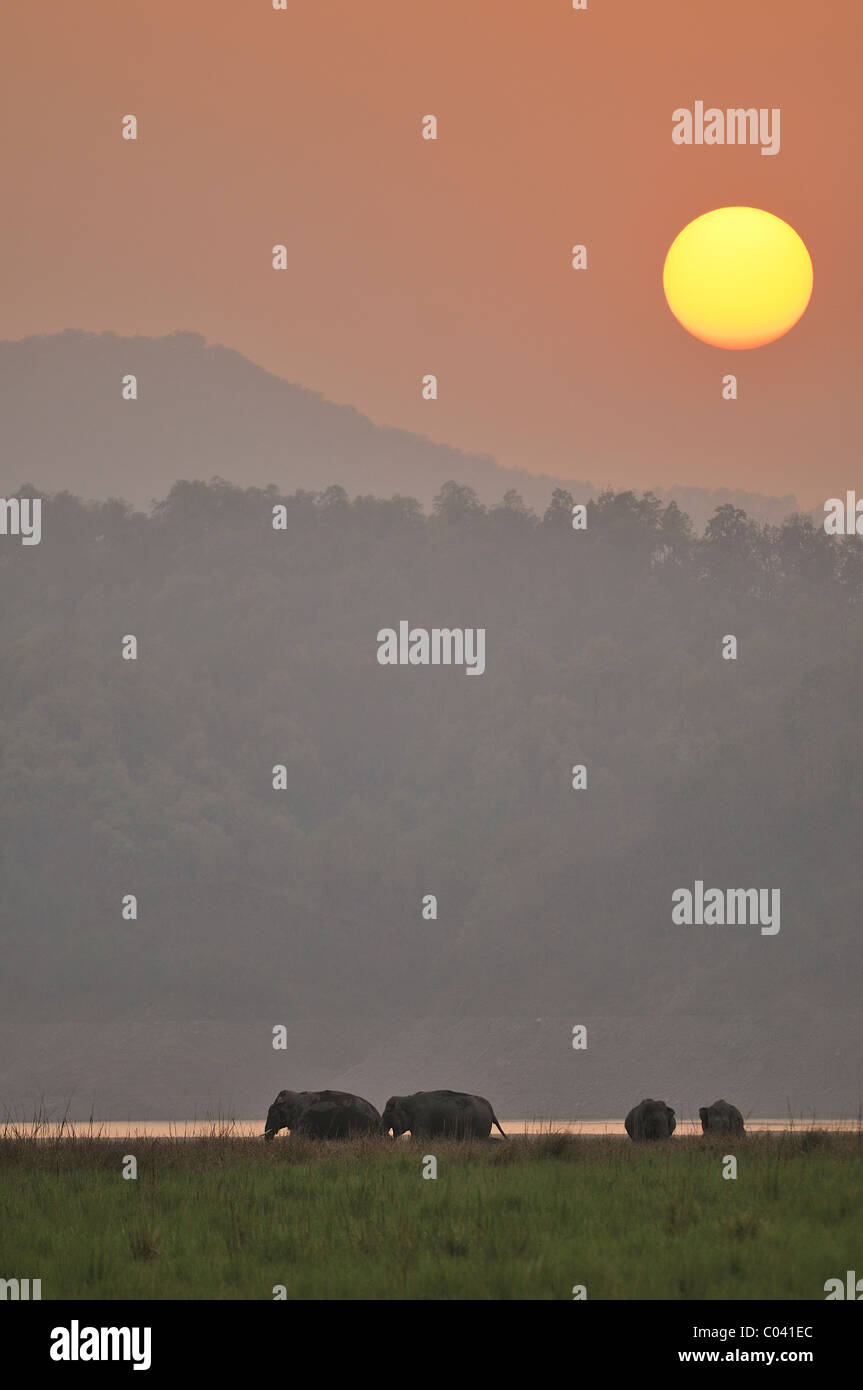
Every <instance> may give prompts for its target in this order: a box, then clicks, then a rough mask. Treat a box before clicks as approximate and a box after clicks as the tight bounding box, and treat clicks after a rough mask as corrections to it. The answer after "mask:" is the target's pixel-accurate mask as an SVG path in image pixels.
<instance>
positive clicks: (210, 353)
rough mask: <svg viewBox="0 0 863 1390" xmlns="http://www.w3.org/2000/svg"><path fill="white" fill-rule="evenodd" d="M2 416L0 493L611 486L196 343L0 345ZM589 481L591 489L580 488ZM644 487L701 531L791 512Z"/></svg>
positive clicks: (76, 339)
mask: <svg viewBox="0 0 863 1390" xmlns="http://www.w3.org/2000/svg"><path fill="white" fill-rule="evenodd" d="M130 373H131V374H133V375H135V376H136V377H137V379H138V399H137V400H135V401H125V400H123V399H122V396H121V383H122V379H123V377H124V376H126V375H127V374H130ZM429 409H430V410H433V409H434V406H433V404H430V405H429ZM0 419H2V422H3V449H2V458H0V487H2V489H3V490H4V494H5V495H8V494H9V493H10V492H11V491H14V489H15V488H17V487H18V486H19V485H20V484H21V483H24V482H27V481H35V482H38V485H39V487H40V488H44V489H45V490H47V491H49V492H54V491H59V490H62V489H68V490H69V491H70V492H73V493H75V494H77V495H79V496H82V497H87V498H94V499H104V498H108V497H118V498H125V499H127V500H128V501H130V502H133V503H134V504H135V505H136V506H139V507H147V506H148V505H149V504H150V502H151V501H152V499H153V498H155V497H159V496H162V495H164V494H166V493H167V492H168V491H169V489H170V488H171V487H172V485H173V484H174V483H175V482H176V481H177V479H178V478H183V479H190V480H193V479H202V480H204V481H208V480H209V479H211V478H213V477H221V478H225V479H226V480H227V481H228V482H231V483H236V484H238V485H240V486H243V487H248V486H259V487H260V486H265V485H266V484H268V483H274V484H276V486H277V487H278V488H279V489H280V490H282V491H293V490H294V489H295V488H310V489H313V490H318V489H320V488H322V487H325V486H327V485H328V484H330V483H335V484H339V485H341V486H342V487H344V488H346V489H347V491H348V492H349V493H351V494H354V493H357V492H359V493H372V494H374V495H375V496H378V497H389V496H392V495H393V494H395V493H399V494H402V495H406V496H410V497H416V498H417V499H418V500H419V501H420V502H422V503H423V505H424V506H428V505H429V504H430V502H431V500H432V497H433V496H434V494H435V493H436V492H437V491H438V489H439V488H440V487H441V485H442V484H443V483H444V482H446V481H447V480H448V479H451V478H455V479H456V480H457V481H458V482H460V483H464V484H466V485H467V486H470V487H472V488H474V490H475V491H476V493H477V495H478V496H479V498H480V500H481V501H482V502H484V503H486V504H490V503H493V502H498V501H500V499H501V498H502V496H503V495H504V493H505V492H507V491H508V490H510V489H513V488H514V489H516V490H517V491H518V492H520V493H521V495H522V497H523V499H524V501H525V503H526V505H527V506H528V507H532V508H534V509H536V510H538V511H542V510H544V509H545V507H546V506H547V505H548V502H549V498H550V496H551V493H552V491H553V490H554V488H556V487H565V488H568V489H569V490H570V491H571V492H573V494H574V495H575V497H576V500H578V501H586V500H587V499H588V498H589V497H592V496H595V495H596V494H597V492H598V491H599V490H600V488H601V487H605V486H606V485H608V484H611V485H612V486H613V485H614V481H615V480H614V478H613V477H610V476H609V474H610V473H613V468H610V467H609V465H608V464H607V462H606V461H604V460H597V459H595V458H592V459H582V458H581V457H580V446H579V441H578V439H577V438H575V439H574V440H573V461H574V463H575V464H576V465H577V467H578V476H577V477H569V478H563V479H562V478H559V477H552V476H550V475H548V474H533V473H528V472H526V471H524V470H522V469H507V468H502V467H500V466H499V465H498V464H497V463H496V462H495V460H494V459H493V458H492V457H491V456H489V455H480V454H467V453H463V452H462V451H460V450H459V449H456V448H451V447H449V446H447V445H444V444H437V443H434V442H432V441H431V440H429V439H427V438H424V437H423V436H420V435H416V434H411V433H410V432H408V431H406V430H399V429H390V428H386V427H382V426H378V425H375V424H373V423H372V421H371V420H369V419H368V418H367V417H366V416H365V415H362V414H361V413H360V412H359V411H358V410H356V409H354V408H353V407H352V406H349V405H336V404H333V403H332V402H330V401H327V400H325V399H324V398H323V397H322V396H320V395H319V394H318V393H317V392H315V391H311V390H308V389H306V388H305V387H303V386H299V385H295V384H293V383H291V382H287V381H283V380H282V379H281V378H279V377H276V376H274V375H272V373H270V372H268V371H265V370H264V369H263V368H261V367H258V366H255V365H254V364H253V363H251V362H250V361H248V360H247V359H246V358H245V357H243V356H242V355H241V354H240V353H238V352H234V351H232V350H231V349H229V348H226V347H221V346H208V345H207V344H206V343H205V341H204V339H203V337H201V335H200V334H197V333H176V334H173V335H170V336H167V337H162V338H146V337H131V338H122V337H118V336H117V335H116V334H114V333H100V334H96V333H83V332H79V331H75V330H67V331H66V332H63V333H58V334H53V335H42V336H35V337H31V338H24V339H21V340H18V341H14V342H10V341H4V342H0ZM597 474H599V477H598V484H599V487H598V486H597V485H595V483H594V482H592V481H589V480H588V478H589V477H590V476H595V475H597ZM653 490H654V491H655V492H656V494H657V496H658V497H660V498H661V499H662V500H664V501H668V500H669V499H671V498H674V500H675V501H677V503H678V505H679V506H680V507H681V508H682V509H683V510H684V511H685V512H686V513H687V515H688V516H689V517H690V518H691V520H692V522H693V525H694V526H695V529H696V530H698V531H700V530H702V529H703V527H704V525H705V524H706V522H707V520H708V519H709V517H710V516H711V515H712V514H713V511H714V510H715V508H716V506H717V505H719V504H721V503H726V502H727V503H732V504H733V505H734V506H737V507H741V508H743V510H744V511H746V513H747V514H748V515H749V516H750V517H753V518H754V519H755V520H758V521H772V522H777V523H778V522H781V521H783V520H784V519H785V518H786V517H787V516H788V515H790V514H791V513H792V512H794V511H796V510H797V504H796V500H795V498H794V496H793V495H787V496H784V497H778V498H772V497H764V496H761V495H759V494H755V493H747V492H741V491H739V490H729V489H727V488H717V489H714V490H708V489H704V488H694V487H689V486H687V485H686V484H685V483H681V484H680V485H679V486H674V487H672V488H667V489H666V488H661V487H658V488H654V489H653Z"/></svg>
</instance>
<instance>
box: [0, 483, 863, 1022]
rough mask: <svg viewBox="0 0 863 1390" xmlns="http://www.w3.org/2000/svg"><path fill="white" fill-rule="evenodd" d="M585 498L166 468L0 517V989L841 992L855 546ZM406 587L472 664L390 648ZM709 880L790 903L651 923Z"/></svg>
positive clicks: (321, 1002)
mask: <svg viewBox="0 0 863 1390" xmlns="http://www.w3.org/2000/svg"><path fill="white" fill-rule="evenodd" d="M24 492H29V493H30V494H31V495H33V490H32V489H30V488H28V489H24ZM278 503H283V504H284V505H285V506H286V509H287V524H286V529H284V530H274V529H273V525H272V519H273V507H274V506H275V505H276V504H278ZM571 504H572V499H571V498H570V497H569V496H568V495H566V494H565V493H563V492H557V493H555V495H554V496H553V497H552V498H551V499H550V504H549V506H548V509H547V510H546V512H545V513H544V515H542V516H538V515H534V514H532V513H530V512H528V511H526V510H525V508H524V507H523V505H522V504H521V502H520V499H519V498H518V497H517V496H515V495H512V494H511V495H508V497H507V498H506V499H505V503H504V504H503V505H500V506H497V507H492V508H490V509H486V508H484V507H482V506H481V505H480V504H479V503H478V501H477V499H476V496H475V494H473V493H472V492H471V490H470V489H469V488H465V487H460V486H458V485H456V484H454V483H453V484H448V485H447V486H445V487H444V488H443V489H442V491H441V492H440V494H439V495H438V497H437V499H436V501H435V504H434V508H433V510H432V512H431V514H430V515H428V516H426V515H425V514H424V513H423V511H422V509H421V508H420V507H419V505H418V504H417V503H415V502H413V501H411V500H410V499H407V498H401V497H395V498H392V499H390V500H380V499H376V498H373V497H358V498H356V499H355V500H354V501H350V500H349V498H348V497H347V496H346V494H345V493H344V492H343V491H342V490H341V489H340V488H336V487H331V488H329V489H327V490H326V491H325V492H323V493H320V494H313V493H309V492H299V493H296V494H294V495H292V496H287V497H280V496H279V495H278V494H277V492H276V490H275V489H274V488H270V489H269V490H256V489H247V490H241V489H238V488H236V487H233V486H230V485H228V484H227V483H223V482H220V481H214V482H212V483H211V484H209V485H205V484H197V483H196V484H187V483H177V484H176V486H175V487H174V488H173V489H172V491H171V493H170V495H169V496H168V497H167V498H166V499H165V500H164V501H162V502H160V503H159V504H158V505H156V506H155V507H154V509H153V511H152V513H151V514H149V515H145V514H142V513H139V512H135V511H133V510H131V509H130V508H129V507H128V506H126V505H123V504H119V503H105V504H98V505H97V504H90V505H84V504H82V503H81V502H80V501H78V500H77V499H76V498H74V497H72V496H70V495H68V494H57V495H54V496H51V497H48V498H47V499H46V500H45V501H44V503H43V523H42V524H43V539H42V543H41V544H40V545H38V546H31V547H27V546H22V545H21V544H20V542H19V540H18V539H17V538H15V537H12V536H6V537H3V538H2V542H0V582H2V593H3V603H2V617H0V623H2V628H0V636H2V652H3V662H2V676H0V679H2V710H3V738H2V743H3V748H2V796H0V808H2V809H0V815H2V836H0V841H2V881H0V882H2V917H3V920H4V923H5V932H6V937H7V944H6V947H5V955H4V971H3V980H4V984H3V989H4V992H5V999H4V1014H5V1016H6V1017H7V1018H8V1017H10V1016H11V1017H21V1018H25V1017H26V1018H27V1019H31V1020H32V1019H38V1018H43V1017H44V1018H46V1019H56V1018H69V1019H102V1020H104V1019H108V1018H123V1017H129V1018H175V1019H186V1018H219V1019H229V1018H234V1017H236V1018H244V1019H249V1018H257V1017H260V1018H261V1019H263V1020H265V1021H266V1022H267V1024H268V1025H269V1022H270V1021H275V1022H277V1021H279V1020H280V1019H282V1018H284V1017H289V1018H292V1019H296V1018H304V1017H312V1016H314V1017H321V1016H325V1015H332V1016H334V1017H336V1016H356V1015H363V1014H364V1015H367V1016H369V1017H381V1018H383V1017H386V1018H392V1017H396V1018H405V1019H408V1018H416V1017H420V1016H424V1015H435V1014H437V1015H447V1016H458V1015H472V1016H479V1015H494V1016H495V1017H498V1018H502V1017H508V1016H513V1017H516V1016H520V1015H528V1014H530V1015H543V1014H556V1015H561V1016H563V1017H568V1016H571V1017H572V1019H573V1022H578V1021H586V1022H587V1021H589V1019H590V1018H591V1017H592V1016H593V1015H603V1016H608V1015H613V1014H622V1015H628V1016H633V1015H642V1016H643V1017H644V1018H645V1020H646V1022H648V1021H649V1020H651V1019H652V1018H654V1017H657V1018H661V1017H665V1016H670V1015H671V1014H673V1013H675V1012H678V1013H686V1014H688V1015H694V1016H699V1015H704V1016H705V1017H708V1016H709V1017H711V1018H713V1019H722V1018H723V1017H726V1016H728V1017H732V1016H734V1015H741V1016H743V1015H745V1016H746V1017H747V1018H748V1019H749V1020H750V1021H752V1020H759V1021H761V1023H763V1027H764V1030H765V1034H769V1033H770V1031H771V1028H772V1027H774V1026H776V1025H778V1024H779V1023H780V1022H781V1023H782V1025H783V1026H787V1024H788V1021H789V1019H792V1018H793V1016H794V1011H795V1010H796V1009H798V1008H801V1009H806V1010H808V1012H809V1016H810V1018H811V1017H812V1016H813V1015H814V1016H815V1017H816V1018H817V1016H818V1012H819V1010H821V1011H823V1013H824V1015H825V1016H826V1014H827V1011H828V1010H830V1011H835V1010H841V1009H842V1008H843V1007H845V1006H847V1007H848V1008H849V1009H851V1008H854V1007H855V1006H856V1003H857V996H858V993H859V950H860V946H859V915H860V913H859V902H858V899H859V877H860V867H859V866H860V812H861V801H863V773H861V759H860V755H859V748H860V741H861V706H863V661H861V651H863V646H861V636H863V602H861V600H863V544H861V542H860V541H858V540H856V539H852V540H849V541H845V540H836V539H831V538H828V537H826V536H825V535H824V533H823V531H822V530H820V529H816V528H814V527H813V526H812V524H811V523H810V522H809V521H806V520H802V519H800V518H797V519H791V520H789V521H788V523H787V524H785V525H784V526H781V527H773V526H766V525H756V524H755V523H754V522H752V521H750V520H748V519H747V518H746V516H745V515H743V514H742V513H741V512H740V511H737V510H735V509H734V508H732V507H725V508H721V509H719V510H718V511H717V513H716V515H715V517H714V519H713V520H712V521H711V523H710V524H709V526H708V528H707V531H706V534H705V535H704V537H703V538H700V539H695V538H693V536H692V534H691V529H690V527H689V525H688V523H687V520H686V518H685V517H684V516H683V515H682V514H681V513H680V512H679V511H678V510H677V508H676V506H675V505H674V504H671V505H669V506H667V507H663V506H661V505H660V504H659V503H658V502H657V500H656V499H655V498H654V497H652V496H651V495H650V494H647V495H645V496H642V497H636V496H634V495H632V494H630V493H622V494H618V495H613V494H611V493H606V494H604V495H602V496H601V497H600V498H599V499H598V501H597V502H595V503H591V504H590V506H589V509H588V523H587V527H586V529H585V530H584V531H574V530H573V528H572V525H571ZM401 619H407V620H408V621H409V622H410V623H411V625H412V626H425V627H433V626H447V627H480V626H481V627H484V628H485V629H486V631H487V652H486V670H485V674H484V675H482V676H481V677H472V678H468V677H466V675H465V672H464V671H463V670H462V669H459V668H444V667H441V668H431V667H429V668H417V667H386V666H381V665H379V664H378V662H377V660H376V654H377V641H376V636H377V632H378V630H379V629H381V628H384V627H397V625H398V623H399V621H400V620H401ZM730 633H733V634H735V635H736V636H737V638H738V641H739V658H738V660H737V661H725V660H723V659H722V658H721V654H720V651H721V642H722V638H723V637H724V635H725V634H730ZM127 634H134V635H135V636H136V637H137V639H138V644H139V655H138V659H137V661H124V660H123V659H122V657H121V645H122V639H123V637H124V636H125V635H127ZM577 763H581V764H584V765H585V766H586V768H587V772H588V786H587V789H586V790H582V791H574V790H573V789H572V787H571V770H572V767H573V765H574V764H577ZM276 764H284V765H285V767H286V769H287V789H286V790H284V791H277V790H274V789H273V785H272V780H273V778H272V770H273V767H274V766H275V765H276ZM696 878H701V879H703V880H704V881H705V882H706V883H707V884H708V885H710V884H716V885H718V886H720V887H723V888H724V887H726V886H728V887H731V886H735V887H736V886H739V887H770V888H775V887H779V888H781V892H782V926H781V931H780V933H779V934H778V935H776V936H773V937H767V936H763V935H761V934H760V933H759V931H758V928H757V927H754V926H738V927H681V926H675V925H673V924H672V921H671V894H672V892H673V891H674V890H675V889H676V888H679V887H684V886H689V887H690V888H691V887H692V884H693V881H694V880H695V879H696ZM129 893H134V894H135V895H136V896H137V898H138V904H139V920H138V921H137V922H134V923H131V922H126V921H123V920H122V918H121V899H122V896H123V895H124V894H129ZM431 893H433V894H435V895H437V899H438V904H439V915H438V919H437V920H436V921H426V920H423V918H422V916H421V899H422V897H423V895H425V894H431ZM659 1026H661V1024H660V1025H659ZM645 1045H646V1046H647V1045H649V1044H647V1043H646V1044H645ZM804 1045H808V1044H804ZM811 1045H812V1046H817V1044H816V1043H815V1042H812V1043H811ZM855 1046H856V1044H855Z"/></svg>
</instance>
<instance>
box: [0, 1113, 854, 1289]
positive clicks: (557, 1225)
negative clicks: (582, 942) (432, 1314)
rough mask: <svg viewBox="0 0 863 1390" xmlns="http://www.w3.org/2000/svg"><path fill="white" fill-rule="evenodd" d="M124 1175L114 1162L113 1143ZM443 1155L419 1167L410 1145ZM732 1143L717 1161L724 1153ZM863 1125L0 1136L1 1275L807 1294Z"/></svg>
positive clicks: (824, 1266) (848, 1231)
mask: <svg viewBox="0 0 863 1390" xmlns="http://www.w3.org/2000/svg"><path fill="white" fill-rule="evenodd" d="M128 1154H131V1155H134V1156H135V1158H136V1159H137V1173H138V1175H137V1178H136V1179H134V1180H131V1179H124V1178H123V1177H122V1169H123V1159H124V1156H125V1155H128ZM426 1154H432V1155H434V1156H435V1157H436V1158H437V1178H436V1179H424V1178H423V1176H422V1171H423V1167H424V1164H423V1158H424V1155H426ZM725 1154H734V1155H736V1157H737V1159H738V1176H737V1179H736V1180H727V1179H724V1178H723V1177H722V1167H723V1155H725ZM861 1159H863V1136H861V1135H859V1134H830V1133H826V1132H823V1131H817V1130H812V1131H796V1132H792V1133H789V1134H780V1135H775V1134H771V1135H754V1136H751V1137H748V1138H746V1139H743V1140H739V1141H737V1142H729V1141H728V1140H727V1139H726V1140H722V1139H719V1140H707V1139H704V1138H684V1139H679V1138H678V1139H672V1140H671V1141H669V1142H668V1143H665V1144H656V1145H635V1144H632V1143H631V1142H630V1141H629V1140H628V1139H619V1138H616V1137H615V1138H592V1137H574V1136H562V1135H561V1136H556V1135H548V1136H544V1137H540V1138H532V1139H512V1140H509V1141H508V1142H500V1143H497V1144H494V1143H491V1144H456V1143H452V1142H445V1141H435V1142H433V1143H428V1142H427V1143H426V1144H424V1145H413V1144H412V1143H410V1142H405V1143H398V1144H394V1143H393V1142H392V1141H388V1140H373V1141H370V1140H363V1141H356V1142H344V1143H333V1144H314V1143H311V1142H309V1141H304V1140H292V1139H289V1138H288V1139H284V1138H283V1139H277V1140H276V1141H275V1142H274V1143H273V1144H269V1145H267V1144H264V1143H263V1142H261V1141H254V1140H248V1139H237V1138H234V1137H231V1135H230V1133H229V1132H228V1133H222V1134H220V1133H216V1132H214V1133H213V1135H212V1137H210V1138H207V1139H186V1140H184V1139H174V1140H166V1139H143V1138H142V1139H138V1140H129V1139H126V1140H119V1141H117V1140H106V1139H100V1138H92V1137H71V1138H61V1139H56V1140H55V1139H40V1140H33V1139H25V1138H21V1137H17V1138H16V1137H8V1136H7V1137H6V1138H0V1277H2V1278H7V1279H9V1278H15V1277H17V1278H29V1279H41V1280H42V1298H43V1299H54V1298H73V1299H78V1298H80V1299H119V1298H131V1299H272V1298H273V1297H274V1293H273V1289H274V1287H275V1286H276V1285H284V1286H285V1288H286V1290H287V1297H288V1298H291V1299H293V1298H299V1299H567V1300H569V1299H571V1298H572V1296H573V1294H572V1290H573V1286H574V1285H585V1286H586V1289H587V1297H588V1298H589V1299H629V1298H649V1299H706V1298H720V1299H751V1298H767V1299H823V1298H824V1296H825V1295H824V1283H825V1281H826V1280H827V1279H829V1278H834V1277H839V1278H842V1279H844V1277H845V1271H846V1270H848V1269H859V1270H860V1273H861V1274H863V1164H861Z"/></svg>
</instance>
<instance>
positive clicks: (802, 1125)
mask: <svg viewBox="0 0 863 1390" xmlns="http://www.w3.org/2000/svg"><path fill="white" fill-rule="evenodd" d="M745 1123H746V1128H747V1131H748V1132H749V1133H750V1134H753V1133H754V1134H757V1133H782V1132H789V1133H791V1132H798V1133H799V1132H801V1131H803V1130H809V1129H826V1130H832V1131H833V1132H835V1133H843V1134H854V1133H859V1134H861V1135H863V1123H861V1121H860V1120H858V1119H854V1120H818V1119H810V1118H802V1119H793V1120H792V1119H784V1120H770V1119H757V1118H752V1119H746V1121H745ZM501 1125H502V1127H503V1129H504V1130H505V1131H506V1133H507V1135H509V1136H512V1137H513V1138H517V1137H519V1136H521V1135H536V1134H589V1135H598V1136H601V1135H625V1134H626V1130H625V1129H624V1127H623V1120H506V1119H504V1120H501ZM263 1128H264V1117H263V1116H261V1118H260V1119H258V1120H223V1119H219V1120H93V1121H92V1122H90V1121H86V1120H77V1121H74V1122H67V1123H64V1122H60V1121H53V1122H47V1123H46V1122H40V1123H39V1124H32V1123H27V1122H18V1121H13V1122H6V1123H5V1124H4V1123H2V1122H0V1137H6V1138H11V1137H12V1136H13V1133H14V1135H23V1136H27V1137H29V1136H32V1135H33V1134H34V1133H35V1134H36V1136H37V1137H38V1138H41V1139H53V1138H56V1137H57V1136H58V1135H60V1134H63V1135H66V1136H68V1137H69V1138H72V1137H75V1138H100V1139H134V1138H147V1139H206V1138H211V1137H213V1136H214V1135H224V1136H225V1137H229V1138H235V1139H254V1138H260V1137H261V1135H262V1133H263ZM492 1133H493V1134H494V1133H495V1131H494V1130H493V1131H492ZM700 1133H701V1122H700V1120H681V1119H678V1121H677V1128H676V1130H675V1134H678V1135H686V1134H700Z"/></svg>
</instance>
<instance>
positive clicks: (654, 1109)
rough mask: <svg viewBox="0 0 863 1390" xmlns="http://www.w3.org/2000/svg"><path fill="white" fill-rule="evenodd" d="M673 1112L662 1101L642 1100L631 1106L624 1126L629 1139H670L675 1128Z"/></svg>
mask: <svg viewBox="0 0 863 1390" xmlns="http://www.w3.org/2000/svg"><path fill="white" fill-rule="evenodd" d="M676 1123H677V1122H676V1120H675V1118H674V1111H673V1110H672V1108H671V1106H670V1105H666V1104H665V1101H664V1100H649V1099H648V1100H642V1101H640V1102H639V1103H638V1105H636V1106H633V1108H632V1110H630V1112H629V1114H628V1115H627V1117H626V1119H625V1121H624V1125H625V1127H626V1132H627V1134H628V1135H629V1137H630V1139H636V1140H640V1139H670V1138H671V1136H672V1134H673V1133H674V1130H675V1128H676Z"/></svg>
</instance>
